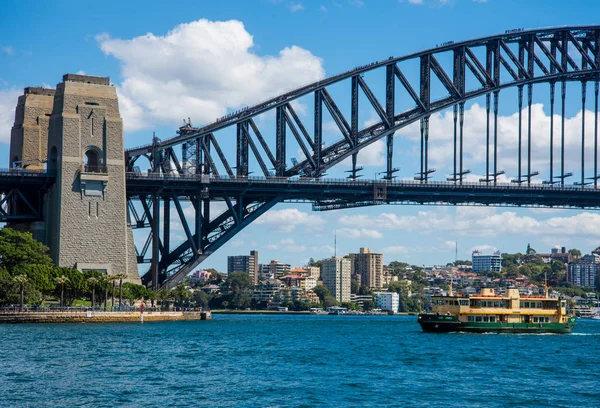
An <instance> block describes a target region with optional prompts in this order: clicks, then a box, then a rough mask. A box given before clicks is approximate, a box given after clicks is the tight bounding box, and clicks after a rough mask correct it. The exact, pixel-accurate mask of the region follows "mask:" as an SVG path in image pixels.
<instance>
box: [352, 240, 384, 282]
mask: <svg viewBox="0 0 600 408" xmlns="http://www.w3.org/2000/svg"><path fill="white" fill-rule="evenodd" d="M350 260H351V271H350V273H351V275H360V282H361V285H364V286H366V287H369V288H382V287H383V283H384V281H383V254H376V253H373V252H371V250H370V249H369V248H360V252H359V253H358V254H350Z"/></svg>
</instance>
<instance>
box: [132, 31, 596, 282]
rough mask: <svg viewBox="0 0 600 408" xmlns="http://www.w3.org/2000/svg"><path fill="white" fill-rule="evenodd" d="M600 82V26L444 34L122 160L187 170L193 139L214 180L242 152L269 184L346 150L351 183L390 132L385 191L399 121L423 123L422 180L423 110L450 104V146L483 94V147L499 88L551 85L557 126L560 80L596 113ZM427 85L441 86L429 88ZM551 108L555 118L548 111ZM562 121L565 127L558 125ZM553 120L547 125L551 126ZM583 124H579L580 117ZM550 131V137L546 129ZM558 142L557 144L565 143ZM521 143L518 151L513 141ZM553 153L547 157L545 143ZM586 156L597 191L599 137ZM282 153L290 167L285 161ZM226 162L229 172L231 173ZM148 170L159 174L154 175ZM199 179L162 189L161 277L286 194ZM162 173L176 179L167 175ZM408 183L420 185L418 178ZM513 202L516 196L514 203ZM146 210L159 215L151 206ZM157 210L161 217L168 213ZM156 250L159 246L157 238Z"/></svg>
mask: <svg viewBox="0 0 600 408" xmlns="http://www.w3.org/2000/svg"><path fill="white" fill-rule="evenodd" d="M446 57H448V58H446ZM448 60H450V63H447V61H448ZM445 61H446V62H445ZM408 62H410V63H413V64H415V65H416V66H417V67H418V73H417V75H414V76H411V75H408V74H407V72H405V69H404V67H403V65H402V63H408ZM375 70H383V71H384V72H382V73H383V75H382V76H381V77H382V78H383V87H382V86H381V85H382V84H381V83H380V84H379V89H384V92H383V93H382V92H380V93H379V94H377V93H376V92H373V90H372V89H375V87H373V88H371V86H372V83H371V84H368V83H367V81H368V80H369V79H368V78H367V79H365V78H363V74H365V73H369V72H371V71H375ZM599 79H600V26H582V27H556V28H544V29H533V30H521V29H518V30H509V31H507V32H505V33H504V34H500V35H494V36H489V37H485V38H479V39H474V40H469V41H463V42H456V43H455V42H446V43H444V44H442V45H441V46H438V47H435V48H430V49H427V50H423V51H420V52H417V53H413V54H409V55H405V56H402V57H390V58H388V59H385V60H381V61H375V62H373V63H370V64H367V65H364V66H360V67H356V68H354V69H352V70H349V71H347V72H344V73H342V74H339V75H335V76H332V77H330V78H326V79H324V80H321V81H317V82H315V83H312V84H309V85H306V86H304V87H301V88H299V89H296V90H293V91H290V92H287V93H285V94H283V95H279V96H276V97H274V98H271V99H269V100H267V101H265V102H262V103H259V104H257V105H255V106H252V107H247V108H244V109H242V110H240V111H238V112H234V113H231V114H229V115H227V116H225V117H222V118H220V119H218V120H216V121H215V122H213V123H211V124H208V125H206V126H203V127H198V128H195V127H192V126H191V125H189V124H188V125H186V126H185V127H183V128H180V130H179V132H178V134H177V136H175V137H172V138H166V139H164V138H163V139H161V140H158V139H157V138H154V140H153V142H152V143H151V144H147V145H144V146H140V147H136V148H132V149H127V150H126V162H127V163H128V169H129V170H131V169H132V168H133V165H134V163H135V161H136V160H137V159H139V158H140V157H142V156H144V157H146V158H147V159H148V160H149V161H150V163H151V167H152V169H153V171H155V172H159V173H160V172H162V173H165V176H168V174H166V173H167V172H168V171H170V169H177V171H179V172H180V174H181V175H182V176H187V175H186V174H185V173H184V170H183V169H182V167H183V166H181V165H180V164H179V162H178V160H179V159H178V155H177V154H176V152H175V149H176V148H177V147H178V146H182V145H184V144H186V145H187V146H186V148H187V149H189V148H190V145H193V146H194V147H195V148H196V152H197V155H196V158H197V160H198V161H197V166H198V169H197V172H196V173H202V174H203V175H207V176H214V179H215V180H217V181H218V180H220V179H228V180H231V179H247V180H250V178H251V177H249V176H250V171H248V168H249V163H250V161H249V157H250V156H251V155H254V159H255V160H254V163H257V164H258V165H259V166H260V167H261V170H262V172H263V174H264V178H267V179H269V178H275V179H276V180H270V181H272V182H275V181H277V182H281V180H282V179H285V178H287V179H290V178H292V177H295V176H301V179H303V180H304V179H318V178H320V177H321V176H322V175H323V174H324V173H325V172H326V171H327V170H328V169H330V168H331V167H333V166H335V165H336V164H338V163H340V162H341V161H342V160H344V159H347V158H352V171H351V179H352V180H356V178H357V172H358V171H359V169H358V167H357V163H356V157H357V154H358V152H360V151H361V150H362V149H364V148H365V147H367V146H369V145H371V144H372V143H374V142H376V141H378V140H382V139H385V140H386V141H387V144H386V148H387V155H386V156H387V163H386V166H385V167H386V172H385V176H384V177H383V180H377V181H375V182H374V183H381V184H382V185H386V183H389V185H390V188H391V187H393V185H392V184H393V183H391V182H392V180H393V177H394V176H393V174H394V172H395V171H396V169H395V168H394V167H393V160H392V158H393V142H394V139H393V138H394V134H395V133H396V132H398V131H399V130H401V129H403V128H405V127H406V126H409V125H411V124H413V123H415V122H420V123H421V131H420V137H421V158H420V169H419V171H418V172H417V173H416V174H418V177H416V179H417V180H415V183H417V184H419V183H422V184H423V185H426V184H427V183H430V181H429V179H430V174H431V172H432V171H433V169H431V168H430V167H429V163H428V153H427V152H428V150H427V149H428V147H427V144H428V140H429V119H430V117H431V115H433V114H435V113H437V112H440V111H443V110H446V109H449V108H450V109H453V115H454V121H455V123H458V124H455V128H454V129H455V130H454V132H455V139H454V140H455V142H454V143H455V146H456V143H457V140H462V136H460V135H462V126H463V124H462V122H463V120H462V119H463V114H464V106H465V103H467V102H468V101H470V100H473V99H475V98H481V97H483V98H485V100H486V111H487V118H488V119H487V120H488V121H489V125H490V126H488V130H487V134H486V136H487V138H488V147H489V146H490V142H489V141H490V140H494V141H496V140H497V134H496V131H495V130H493V129H494V128H495V127H496V126H494V124H495V123H497V121H498V98H499V95H500V94H501V93H502V92H503V91H504V90H506V89H508V88H516V89H518V91H519V111H521V107H522V105H523V103H525V104H526V105H527V106H529V107H530V106H531V100H532V98H531V97H530V96H529V94H530V93H531V94H532V93H533V88H534V86H536V85H538V84H542V83H547V84H549V89H550V100H551V104H552V105H551V106H552V109H554V104H555V103H556V104H557V105H558V106H560V108H562V115H561V116H562V121H563V123H564V120H565V115H564V108H563V107H564V104H565V94H566V85H565V84H566V83H567V82H581V83H582V84H588V83H592V84H594V96H595V101H596V103H595V107H594V110H595V113H596V118H597V117H598V102H597V101H598V89H599ZM342 81H348V82H349V85H350V90H351V92H350V94H349V96H350V98H349V99H348V94H346V93H344V94H342V96H340V95H339V94H334V93H333V92H332V93H330V90H331V88H332V85H335V84H338V83H340V82H342ZM369 81H370V80H369ZM436 83H437V84H438V85H434V84H436ZM439 84H441V87H440V88H439V89H442V90H443V91H444V95H443V96H441V97H439V98H434V97H433V95H432V94H433V92H432V88H434V86H438V87H439V86H440V85H439ZM582 89H583V88H582ZM400 91H402V93H403V94H405V95H407V100H409V101H410V107H409V108H408V109H402V110H401V109H399V107H398V106H397V105H396V103H395V98H394V96H395V94H396V92H400ZM524 91H525V93H526V94H525V97H523V92H524ZM306 96H313V97H314V101H315V103H314V106H313V111H312V112H310V113H309V114H308V115H307V116H309V117H311V116H312V118H314V121H313V123H310V125H307V123H304V122H307V120H304V119H303V117H301V116H300V115H297V114H296V112H295V110H294V107H293V106H292V102H293V101H296V100H297V99H299V98H302V97H306ZM359 96H360V97H362V98H363V100H366V101H367V103H364V104H363V102H361V105H360V106H359V104H358V99H359ZM382 96H383V97H382ZM582 99H583V101H584V102H583V103H582V106H585V91H583V90H582ZM524 101H525V102H524ZM343 105H345V106H350V108H351V109H350V111H351V113H350V115H349V116H344V114H343V111H342V110H341V109H340V108H339V106H343ZM363 105H364V106H365V107H366V108H367V109H369V110H372V111H374V112H375V114H376V116H377V122H376V123H374V124H373V123H372V124H369V125H362V126H361V124H360V123H359V120H358V118H359V116H360V109H363ZM266 112H272V113H274V116H275V118H276V120H275V121H274V122H275V123H274V125H275V129H274V131H273V132H271V134H274V138H275V140H274V141H273V140H271V141H270V142H271V143H267V142H266V141H265V137H264V136H263V135H264V134H266V133H263V132H261V129H260V126H259V125H261V126H266V125H264V124H263V123H260V122H259V121H255V120H254V119H255V118H256V117H257V116H258V115H261V114H263V113H266ZM324 113H325V114H328V115H329V116H330V117H331V118H332V120H333V122H335V126H336V128H337V129H338V130H339V133H338V135H339V138H338V139H337V140H336V141H335V142H334V143H330V144H328V145H327V146H324V145H323V143H322V142H323V118H324ZM583 116H585V115H583ZM551 117H552V118H553V116H551ZM303 120H304V122H303ZM519 120H521V119H519ZM519 123H521V122H519ZM270 125H271V124H270V123H269V126H270ZM588 126H589V124H588ZM562 127H563V128H564V125H563V126H562ZM551 128H552V129H553V127H551ZM557 128H558V126H557ZM582 128H585V123H583V122H582ZM225 129H231V130H233V131H234V132H235V134H236V143H235V163H228V160H230V158H229V159H228V157H227V155H226V154H224V152H223V150H222V149H221V147H220V145H219V138H218V137H216V136H215V132H218V131H221V130H225ZM271 130H273V129H271ZM597 130H598V127H597V126H596V129H595V133H597ZM582 133H583V132H582ZM563 134H564V133H563ZM521 136H523V138H524V139H527V140H531V133H530V132H529V134H527V132H525V134H523V135H521V134H520V133H519V140H520V139H521ZM557 136H558V135H557ZM549 137H550V138H552V137H553V136H552V134H551V135H549ZM582 138H583V136H582ZM288 141H291V142H292V143H297V144H298V146H299V148H300V149H301V150H302V152H303V153H304V156H305V159H304V160H299V161H292V160H290V158H289V157H287V155H286V144H287V142H288ZM269 146H271V147H272V146H275V150H274V151H271V150H270V149H269ZM261 147H262V151H261V149H260V148H261ZM561 148H562V149H564V144H563V146H562V147H561ZM519 149H521V143H520V142H519ZM232 150H233V149H232ZM561 153H563V152H561ZM494 156H495V155H493V154H490V153H488V157H487V158H486V160H487V163H486V164H487V166H486V167H487V168H488V169H487V171H486V174H485V179H483V180H482V182H483V183H482V184H484V185H486V188H487V186H491V187H493V186H495V185H496V183H497V182H498V176H499V174H501V173H500V169H498V168H497V161H496V159H495V158H494ZM550 156H551V157H552V151H551V152H550ZM593 156H594V172H593V176H592V177H591V178H589V177H588V178H587V179H592V181H591V183H593V186H594V187H595V188H599V187H600V186H598V179H600V176H599V171H598V170H599V166H598V149H597V146H596V147H595V148H594V155H593ZM519 157H520V150H519ZM519 160H520V159H519ZM290 161H291V162H292V164H291V165H289V166H288V163H289V162H290ZM271 166H272V168H273V169H274V171H273V172H271V171H270V169H269V168H270V167H271ZM165 169H167V170H165ZM223 169H224V170H223ZM233 169H235V172H234V170H233ZM188 171H189V170H188ZM466 171H467V170H466V169H465V168H464V167H463V159H462V153H460V155H459V157H458V158H457V155H456V153H455V155H454V167H453V174H452V179H451V180H452V181H451V183H453V185H454V186H456V188H457V189H458V188H468V186H467V187H463V182H464V177H465V174H466ZM219 172H226V173H227V177H221V174H219ZM584 173H585V172H584V165H583V158H582V170H581V182H580V183H581V187H584V185H585V183H588V182H585V180H586V178H584V175H585V174H584ZM194 176H197V175H194ZM533 176H534V174H533V173H532V172H531V171H528V172H527V174H521V171H520V170H519V175H518V179H517V182H518V184H516V187H520V186H521V184H520V183H525V184H526V185H528V184H529V183H530V182H531V179H532V177H533ZM588 176H589V174H588ZM190 177H191V176H190ZM566 177H568V174H567V173H566V172H565V171H564V169H561V171H560V173H553V168H552V167H551V169H550V177H549V180H547V181H548V185H544V186H543V188H550V189H552V188H553V187H554V185H555V183H557V184H558V185H559V186H564V183H565V178H566ZM155 179H156V180H160V179H161V177H156V178H155ZM166 179H168V177H166ZM197 180H198V189H197V191H193V190H191V192H190V193H188V194H183V193H181V196H180V197H176V196H174V195H172V196H170V197H168V200H172V202H173V203H174V204H175V207H176V209H177V212H178V213H179V215H180V219H181V221H182V224H183V225H185V226H186V227H185V230H186V231H185V233H186V238H187V239H186V241H185V242H183V243H182V244H181V245H179V246H177V247H176V248H174V249H169V248H167V249H165V247H164V246H163V247H162V250H161V252H162V254H161V255H160V262H158V263H156V264H155V268H156V269H157V270H156V271H155V272H156V276H164V277H167V279H168V280H167V282H169V281H170V282H176V281H177V280H178V279H180V278H181V277H183V276H185V274H186V273H187V272H190V271H191V270H192V269H193V268H194V267H195V266H196V265H198V263H200V262H201V261H202V260H204V259H205V258H206V257H207V256H209V255H210V254H211V253H212V252H214V251H215V250H217V249H218V248H219V247H220V246H222V245H223V244H224V243H226V242H227V241H228V240H229V239H231V238H232V237H233V236H234V235H235V234H236V233H237V232H239V231H240V230H241V229H243V228H244V227H245V226H246V225H248V224H249V223H250V222H252V221H253V220H255V219H256V218H257V217H258V216H260V214H262V213H264V212H265V211H267V210H268V209H270V208H272V207H273V206H274V205H275V204H276V203H277V202H279V201H281V200H285V199H286V198H282V197H283V195H281V194H280V195H268V194H266V193H265V195H264V196H262V197H256V198H251V197H248V195H245V196H244V195H242V194H245V193H240V195H239V196H237V197H236V196H235V194H234V193H222V195H220V196H219V195H218V193H216V192H215V191H216V190H215V189H214V188H213V190H211V187H210V186H209V185H204V184H202V183H203V182H200V180H201V179H200V178H198V179H197ZM170 182H172V183H175V182H174V181H173V180H171V181H170ZM498 185H499V183H498ZM378 186H379V185H377V186H375V187H378ZM396 187H397V186H396ZM511 187H512V186H511V185H509V186H503V187H502V188H506V189H507V190H510V188H511ZM415 188H417V189H418V187H415ZM532 188H533V187H532ZM492 190H493V189H492ZM371 191H372V190H371ZM146 194H147V195H146V196H144V197H141V196H140V201H142V200H146V201H142V205H143V207H144V212H145V214H146V216H145V218H144V217H134V218H136V222H137V223H139V224H140V225H142V224H143V225H146V224H145V222H146V220H148V219H151V218H152V219H153V221H152V222H154V223H155V224H154V225H155V227H153V228H155V229H156V235H155V237H158V222H157V221H156V218H157V217H158V215H159V214H158V206H155V205H154V204H153V205H152V208H151V207H150V205H149V204H148V202H149V199H150V195H148V193H146ZM156 194H159V193H156ZM174 194H175V193H174ZM465 194H468V193H465ZM492 194H493V193H492ZM180 198H181V199H189V200H190V201H192V203H193V207H194V211H195V212H196V217H195V224H196V225H195V227H196V231H195V233H194V231H193V228H192V227H193V226H190V225H187V224H186V221H185V217H184V216H183V215H182V209H181V206H180V203H179V202H178V201H179V199H180ZM211 200H212V201H214V200H222V201H223V202H225V203H226V204H227V208H226V210H225V211H224V212H223V213H222V214H220V215H217V216H216V217H211V214H210V202H211ZM311 200H312V202H313V203H315V208H318V209H319V208H320V209H332V208H348V206H349V205H348V206H346V205H347V204H349V202H348V201H344V200H342V199H339V200H336V199H335V198H332V199H329V200H327V199H320V198H316V199H311ZM364 202H365V203H367V202H368V200H367V199H365V201H364ZM447 202H449V203H451V204H457V201H452V200H449V201H447ZM165 203H168V201H167V200H166V201H165ZM350 204H352V203H350ZM363 205H369V204H363ZM517 205H521V204H520V203H518V204H517ZM552 205H554V204H552ZM165 208H168V207H165ZM155 209H156V210H155ZM151 210H152V212H154V211H156V212H155V213H152V214H151ZM212 215H214V214H212ZM152 216H154V217H152ZM138 218H139V219H138ZM165 219H167V215H166V213H165ZM149 242H150V241H147V242H146V246H145V248H148V246H149ZM156 251H157V252H158V251H159V249H158V246H157V249H156ZM142 258H143V256H142ZM157 258H158V255H157Z"/></svg>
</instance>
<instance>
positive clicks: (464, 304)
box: [460, 300, 469, 306]
mask: <svg viewBox="0 0 600 408" xmlns="http://www.w3.org/2000/svg"><path fill="white" fill-rule="evenodd" d="M460 304H461V306H469V301H468V300H461V301H460Z"/></svg>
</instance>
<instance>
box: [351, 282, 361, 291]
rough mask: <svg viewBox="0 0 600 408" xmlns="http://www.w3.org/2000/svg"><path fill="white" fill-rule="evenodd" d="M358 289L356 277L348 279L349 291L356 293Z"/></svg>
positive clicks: (358, 284)
mask: <svg viewBox="0 0 600 408" xmlns="http://www.w3.org/2000/svg"><path fill="white" fill-rule="evenodd" d="M359 290H360V283H358V281H357V280H356V279H351V280H350V293H352V294H357V293H358V291H359Z"/></svg>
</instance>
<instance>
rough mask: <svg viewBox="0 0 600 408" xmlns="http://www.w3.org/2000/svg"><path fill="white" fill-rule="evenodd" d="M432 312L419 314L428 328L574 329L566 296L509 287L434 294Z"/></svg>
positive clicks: (465, 330)
mask: <svg viewBox="0 0 600 408" xmlns="http://www.w3.org/2000/svg"><path fill="white" fill-rule="evenodd" d="M432 303H433V308H432V312H431V313H421V314H419V317H418V321H419V324H420V325H421V328H422V329H423V331H425V332H457V331H462V332H477V333H483V332H497V333H570V332H571V330H572V329H573V326H575V323H576V319H575V317H574V316H569V315H568V314H567V304H566V300H564V299H559V298H553V297H549V296H548V291H547V290H546V294H545V295H544V296H520V294H519V290H518V289H507V290H506V293H505V294H504V296H499V295H496V293H495V291H494V289H491V288H484V289H482V290H481V293H480V294H478V295H471V296H461V295H451V296H433V297H432Z"/></svg>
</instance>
